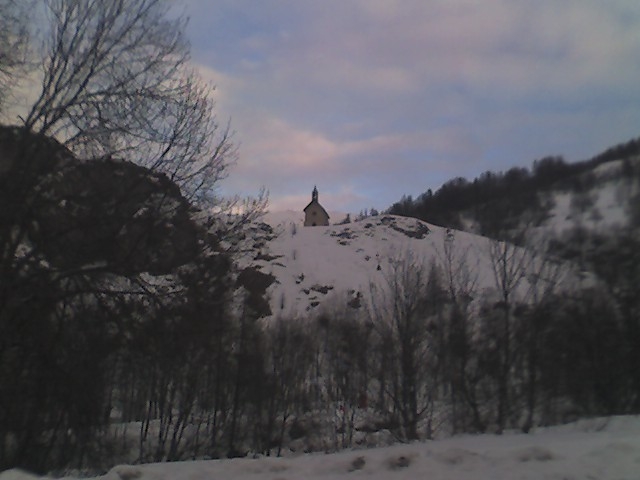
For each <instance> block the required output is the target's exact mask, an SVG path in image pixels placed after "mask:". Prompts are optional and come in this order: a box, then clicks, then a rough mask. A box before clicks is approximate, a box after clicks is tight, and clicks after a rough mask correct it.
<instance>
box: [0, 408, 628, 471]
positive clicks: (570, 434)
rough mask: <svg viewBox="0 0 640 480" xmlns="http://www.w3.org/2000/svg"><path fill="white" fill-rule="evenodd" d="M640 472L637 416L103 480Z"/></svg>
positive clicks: (159, 467)
mask: <svg viewBox="0 0 640 480" xmlns="http://www.w3.org/2000/svg"><path fill="white" fill-rule="evenodd" d="M638 472H640V419H639V418H638V417H631V416H629V417H613V418H608V419H607V418H602V419H592V420H581V421H579V422H577V423H573V424H570V425H564V426H561V427H551V428H546V429H540V430H539V431H537V432H534V433H530V434H527V435H524V434H516V433H512V434H505V435H501V436H496V435H465V436H460V437H455V438H450V439H446V440H438V441H433V442H428V443H413V444H409V445H395V446H391V447H386V448H375V449H370V450H360V451H344V452H340V453H335V454H331V455H324V454H307V455H300V456H295V457H288V458H273V457H272V458H269V457H262V458H257V459H248V458H247V459H233V460H211V461H194V462H175V463H159V464H150V465H136V466H133V465H131V466H125V465H121V466H117V467H114V468H113V469H111V471H109V473H107V474H106V475H104V476H102V477H97V479H101V480H132V479H139V480H165V479H166V480H168V479H172V480H182V479H184V480H187V479H188V480H205V479H235V480H242V479H247V480H276V479H277V480H286V479H299V478H305V479H325V480H338V479H351V478H368V479H371V480H377V479H398V480H401V479H411V480H413V479H419V478H428V479H433V480H438V479H443V480H444V479H451V480H453V479H455V480H464V479H494V480H507V479H509V480H511V479H515V478H518V479H523V480H524V479H531V480H533V479H535V480H540V479H554V480H555V479H589V478H593V479H596V478H597V479H599V480H609V479H611V480H613V479H616V480H633V479H637V478H638V475H639V473H638ZM36 478H37V477H35V476H32V475H29V474H27V473H25V472H21V471H19V470H9V471H6V472H3V473H0V480H35V479H36ZM66 478H68V479H69V480H71V478H72V477H66Z"/></svg>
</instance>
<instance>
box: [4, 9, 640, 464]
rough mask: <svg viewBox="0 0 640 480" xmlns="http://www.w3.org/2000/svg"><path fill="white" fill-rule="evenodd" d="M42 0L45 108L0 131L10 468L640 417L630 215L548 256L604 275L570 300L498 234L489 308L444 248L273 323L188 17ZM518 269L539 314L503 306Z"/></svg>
mask: <svg viewBox="0 0 640 480" xmlns="http://www.w3.org/2000/svg"><path fill="white" fill-rule="evenodd" d="M24 5H25V3H23V2H14V1H11V0H7V1H5V2H1V3H0V9H1V10H2V11H0V13H3V15H0V26H2V27H3V28H2V29H1V30H0V31H1V32H2V34H0V48H2V51H1V52H0V53H1V55H0V90H1V91H0V101H2V100H4V99H6V98H7V97H8V93H10V88H11V86H12V85H15V84H16V83H17V82H19V79H20V75H21V73H22V70H23V69H24V70H27V69H28V68H29V65H32V64H33V63H34V62H27V61H26V60H25V59H24V58H23V55H27V54H28V53H29V52H28V49H25V45H29V44H30V39H29V36H28V34H29V32H28V28H26V23H25V22H27V19H28V16H25V13H27V12H25V11H23V10H21V7H23V6H24ZM43 5H44V7H45V8H48V9H50V10H49V13H50V14H51V15H50V17H49V18H51V19H52V21H58V22H60V23H59V24H55V25H52V26H51V27H52V28H51V29H50V30H46V31H47V32H48V33H49V34H51V35H53V37H52V38H48V39H46V40H47V41H45V42H42V44H43V45H44V47H43V48H44V50H43V51H42V52H39V55H40V57H39V60H40V61H39V62H35V63H36V64H38V65H41V66H44V67H45V68H43V69H42V71H41V72H40V74H41V75H42V80H43V82H42V83H41V87H42V91H41V92H39V96H38V99H37V100H36V101H35V103H34V105H33V106H32V108H31V109H30V111H29V112H28V113H27V114H26V115H25V116H24V117H23V118H21V120H22V121H21V124H20V126H17V127H2V128H0V470H4V469H7V468H13V467H21V468H25V469H28V470H31V471H36V472H63V471H67V470H69V469H79V470H80V471H82V472H87V473H88V472H102V471H105V470H107V469H108V468H109V467H111V466H112V465H114V464H116V463H123V462H150V461H175V460H186V459H195V458H218V457H223V456H224V457H234V456H242V455H246V454H247V453H256V454H258V453H264V454H280V453H281V450H282V449H283V448H288V447H293V448H297V449H299V450H322V451H327V450H333V449H338V448H346V447H351V446H354V445H369V444H370V443H371V444H374V443H379V442H380V441H386V440H385V438H386V439H387V440H388V441H396V440H402V441H405V440H413V439H417V438H429V437H431V436H432V435H433V433H434V432H435V431H437V430H438V429H441V430H446V431H451V432H485V431H496V432H501V431H503V430H504V429H506V428H512V427H513V428H521V429H522V430H523V431H529V430H530V429H531V428H533V427H535V426H536V425H546V424H552V423H557V422H562V421H566V420H572V419H575V418H577V417H579V416H590V415H609V414H624V413H638V412H639V411H640V373H639V372H640V356H639V355H640V354H639V353H638V348H637V345H638V342H640V303H639V297H638V295H636V291H637V285H638V277H639V275H640V258H639V254H638V252H640V244H639V242H638V222H636V221H632V222H631V224H630V226H629V227H628V229H627V230H624V231H621V232H618V235H615V236H609V237H606V238H605V237H602V238H600V237H598V236H595V235H585V234H583V233H581V232H579V231H578V230H576V231H575V232H573V233H574V234H575V236H576V237H575V239H573V240H571V241H569V242H565V243H562V244H561V245H557V246H556V249H557V250H558V251H560V249H561V248H566V251H564V252H562V255H563V256H565V257H567V258H569V257H571V259H572V261H573V262H575V263H576V264H578V265H580V266H581V267H582V269H583V270H584V271H585V272H594V273H595V275H596V277H595V278H594V279H589V280H588V281H587V280H585V281H584V282H582V283H581V282H580V281H579V279H578V280H576V279H575V278H572V279H571V281H572V282H573V283H572V284H575V288H572V289H569V290H566V289H565V290H561V289H559V286H560V285H561V282H562V276H561V272H560V267H559V264H558V263H554V262H550V261H546V260H545V261H542V260H541V258H539V260H540V261H538V262H537V263H535V264H534V263H532V262H531V260H530V259H528V257H526V256H524V255H523V254H522V251H521V250H518V249H515V248H514V247H512V246H511V244H508V243H500V242H497V241H496V242H492V243H491V248H490V250H491V261H492V264H493V274H494V276H495V286H496V291H498V292H499V295H498V296H497V297H496V296H495V295H493V296H490V295H488V294H486V293H485V292H480V291H478V290H477V288H476V283H477V282H476V280H477V275H478V272H477V271H474V268H473V265H471V264H470V263H469V262H468V261H467V258H466V252H464V251H461V250H460V249H459V247H458V246H457V244H456V241H455V235H454V233H451V235H449V237H448V238H447V239H446V241H445V243H444V245H443V246H442V252H443V255H442V258H441V259H440V262H439V263H438V264H432V265H422V264H420V263H419V262H417V261H416V259H414V258H412V257H411V255H410V252H409V253H407V254H406V255H404V256H403V255H399V256H398V257H397V258H393V259H390V262H389V263H388V265H387V264H385V268H384V269H382V268H381V267H380V270H381V275H384V281H383V282H382V285H381V286H379V290H378V291H374V292H372V293H373V294H374V295H373V298H374V299H375V300H374V305H373V307H374V308H372V309H369V310H366V309H365V308H364V306H363V305H362V304H363V303H364V302H360V296H357V297H355V299H354V300H353V301H352V304H351V306H350V307H347V306H345V307H344V308H343V309H342V308H339V306H336V308H335V310H334V311H331V312H325V313H324V314H322V315H320V316H318V317H314V318H305V319H291V318H279V319H275V320H273V321H272V322H271V323H270V324H269V325H264V324H263V323H262V321H261V317H262V316H264V315H267V314H268V313H269V311H268V307H269V303H268V302H267V301H266V299H265V298H264V295H265V291H266V289H267V288H268V286H269V285H270V283H271V282H273V281H274V280H275V279H274V278H272V277H271V276H269V275H266V274H264V273H262V272H260V271H259V270H257V269H246V270H241V269H239V268H238V267H237V265H236V263H235V257H234V254H235V253H236V252H237V251H239V250H241V249H242V242H243V241H248V242H249V243H253V239H252V238H251V233H249V234H247V232H251V228H254V229H255V228H264V227H255V226H253V227H252V226H250V222H251V220H252V219H253V217H255V215H256V213H257V212H259V210H260V207H261V205H263V203H261V201H260V199H258V200H257V201H249V202H247V203H246V204H245V206H246V207H247V208H245V210H244V212H245V214H244V215H240V216H238V215H227V214H226V212H228V211H229V209H228V208H225V207H228V205H225V204H224V203H223V202H222V201H221V200H220V199H218V198H216V196H215V194H214V193H215V186H216V184H217V182H218V181H219V180H220V179H222V178H223V176H224V171H225V169H226V167H227V166H228V165H229V163H231V162H232V161H233V160H234V155H233V152H234V150H233V146H232V144H231V143H230V142H229V139H230V137H229V131H228V130H225V129H219V128H218V124H217V123H216V122H215V117H214V116H213V114H212V112H211V108H212V106H213V104H212V102H211V99H210V97H209V96H208V95H209V93H208V90H207V89H206V88H205V87H203V86H202V85H201V84H200V83H199V81H198V79H197V78H195V77H193V76H191V75H190V74H188V73H186V72H185V71H184V69H183V62H184V61H185V59H186V58H187V57H188V51H187V50H185V48H186V43H185V42H184V39H183V38H182V28H183V23H182V20H181V19H178V20H176V21H175V22H173V21H168V20H166V17H165V13H166V9H163V8H164V7H163V6H164V3H163V2H161V1H159V0H126V1H125V0H122V1H117V0H114V1H113V2H86V1H83V0H48V1H47V2H44V3H43ZM141 33H142V35H141ZM36 43H38V42H36ZM36 53H37V52H36ZM125 60H126V61H125ZM0 106H1V105H0ZM60 139H64V143H62V140H60ZM616 148H617V149H622V150H624V151H625V152H626V151H627V150H629V151H631V152H637V149H638V142H637V141H636V142H635V143H633V142H632V143H630V144H629V145H628V146H621V147H616ZM625 149H627V150H625ZM619 154H620V151H612V152H610V153H605V154H603V155H602V156H600V157H596V158H597V160H596V159H594V160H593V162H601V161H602V162H604V161H607V160H608V159H610V158H613V157H614V156H618V155H619ZM575 168H578V167H575V166H568V165H566V164H565V163H564V162H563V161H562V160H561V159H558V158H549V159H543V160H541V161H540V162H538V163H537V164H536V165H535V166H534V173H529V172H527V171H526V170H522V169H514V170H512V171H509V172H507V173H506V174H504V175H503V174H498V175H494V174H486V175H485V176H484V177H483V180H478V181H477V182H473V183H469V182H466V181H463V180H454V181H452V182H450V184H447V185H448V186H446V188H445V187H443V189H441V191H439V192H437V193H436V194H434V195H425V196H424V199H422V197H421V199H422V200H424V201H425V202H426V203H425V205H428V206H429V208H428V209H426V210H425V212H427V213H426V214H428V215H436V217H432V218H431V217H430V218H426V219H427V220H429V221H432V222H434V223H441V224H444V225H451V226H455V225H456V224H455V223H449V222H454V220H455V219H456V218H457V217H455V215H454V213H455V209H454V208H453V207H452V205H456V206H457V207H456V208H458V209H461V210H465V211H468V210H469V209H473V208H478V211H477V212H476V214H477V215H479V216H480V217H479V218H481V217H482V215H486V214H487V213H488V212H489V211H490V209H489V208H488V207H487V210H486V211H483V208H484V207H482V208H481V207H479V205H480V203H478V202H476V200H478V199H483V201H486V202H489V203H491V202H494V205H493V206H494V207H495V208H499V204H501V203H504V202H501V201H500V199H501V195H503V194H504V193H505V192H510V194H512V195H517V196H518V195H519V196H521V199H520V200H519V201H514V202H513V205H510V206H509V207H508V208H507V207H504V208H505V210H500V212H501V215H502V216H503V217H504V218H505V219H506V220H507V221H508V222H511V223H509V225H510V226H513V225H516V224H517V221H516V220H517V218H518V215H519V213H520V212H521V211H522V209H523V205H524V203H526V202H530V201H532V198H533V194H534V192H535V189H544V188H548V186H549V185H551V182H552V181H553V182H556V181H558V180H562V181H565V182H567V184H571V182H573V180H572V178H573V177H572V176H571V175H570V174H569V173H568V172H569V171H570V170H572V169H575ZM574 173H575V172H574ZM447 199H448V200H447ZM445 200H446V201H445ZM456 202H457V203H456ZM403 204H406V205H404V206H405V207H406V208H407V209H410V208H418V206H419V204H418V203H416V202H412V201H408V199H405V202H403ZM236 206H237V205H236ZM401 206H402V205H401ZM436 206H438V208H435V207H436ZM209 207H215V209H216V212H218V214H217V215H216V216H214V217H209V216H207V215H204V213H203V208H209ZM237 210H238V209H237V208H236V209H234V211H237ZM375 213H377V212H375ZM396 213H404V214H410V213H411V212H410V211H409V210H407V211H405V212H396ZM371 214H372V215H373V214H374V213H371ZM438 215H439V216H440V217H437V216H438ZM634 215H635V216H633V215H632V218H639V219H640V215H639V214H638V212H636V213H635V214H634ZM363 216H366V215H363ZM438 218H439V219H440V220H438V221H436V220H437V219H438ZM483 225H485V226H483V228H486V229H487V230H486V231H487V232H490V231H493V229H496V230H499V229H502V228H503V226H502V225H494V224H493V223H492V221H491V220H490V219H487V220H486V221H483ZM266 232H267V233H269V232H268V228H266ZM428 233H429V231H428V229H426V228H423V229H422V230H421V231H418V234H419V235H420V236H424V235H427V234H428ZM587 242H590V243H589V244H597V245H598V248H597V249H588V248H586V247H585V248H581V247H582V246H583V245H586V244H587ZM563 246H564V247H563ZM525 272H526V274H527V275H529V276H530V278H531V279H533V281H532V282H531V283H532V285H533V287H532V289H531V292H530V293H529V296H528V298H527V301H526V302H524V301H521V300H517V299H516V298H515V295H514V291H515V289H516V287H517V285H518V283H519V282H520V281H521V279H522V276H523V275H524V273H525ZM329 287H330V286H321V285H319V286H317V289H316V290H317V291H321V290H322V291H324V290H325V289H326V290H328V289H329ZM314 288H315V287H314ZM472 306H473V308H472ZM384 435H388V437H385V436H384ZM408 462H409V460H408V459H406V458H398V459H394V460H393V462H390V465H389V468H391V469H397V468H402V467H405V466H406V465H408ZM362 466H363V463H361V462H354V464H353V465H352V468H353V470H358V469H361V468H362Z"/></svg>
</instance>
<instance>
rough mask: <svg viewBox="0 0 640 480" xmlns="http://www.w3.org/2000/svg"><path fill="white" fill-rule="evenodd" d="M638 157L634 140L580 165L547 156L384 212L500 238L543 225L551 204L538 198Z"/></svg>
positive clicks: (582, 184)
mask: <svg viewBox="0 0 640 480" xmlns="http://www.w3.org/2000/svg"><path fill="white" fill-rule="evenodd" d="M639 154H640V138H636V139H633V140H631V141H629V142H627V143H624V144H620V145H616V146H614V147H611V148H609V149H607V150H605V151H604V152H602V153H600V154H598V155H596V156H594V157H593V158H591V159H589V160H586V161H582V162H576V163H567V162H566V161H565V160H564V158H562V157H561V156H550V157H545V158H542V159H540V160H536V161H534V162H533V165H532V167H531V169H527V168H524V167H514V168H511V169H510V170H507V171H506V172H491V171H487V172H485V173H483V174H482V175H480V176H479V177H477V178H475V179H474V180H473V181H469V180H467V179H465V178H462V177H458V178H454V179H452V180H449V181H448V182H446V183H445V184H444V185H442V187H440V189H438V190H437V191H436V192H432V190H431V189H429V190H427V191H426V192H425V193H423V194H421V195H420V196H419V197H418V198H416V199H415V200H414V199H413V198H411V197H410V196H404V197H403V198H402V199H401V200H400V201H399V202H396V203H394V204H393V205H392V206H391V207H390V209H389V213H391V214H394V215H403V216H408V217H415V218H419V219H421V220H424V221H426V222H429V223H433V224H435V225H439V226H443V227H450V228H457V229H464V225H463V218H462V217H463V216H464V217H466V218H468V219H471V220H472V221H474V222H475V223H477V224H478V226H479V231H478V232H476V233H480V234H482V235H487V236H492V237H500V236H503V235H504V232H508V231H512V230H513V229H514V228H515V226H516V225H518V224H522V222H525V223H526V224H527V225H529V226H536V225H539V224H540V223H542V222H543V221H544V220H545V218H546V216H547V214H548V211H549V208H550V207H551V205H549V204H548V203H547V202H545V201H544V200H543V198H544V197H543V196H542V195H540V194H541V193H544V192H548V191H550V190H561V191H574V192H580V191H582V190H585V189H587V188H588V187H589V186H590V184H591V183H593V181H595V180H594V179H593V178H591V177H590V176H589V174H588V172H590V171H591V170H593V169H594V168H596V167H598V166H599V165H602V164H604V163H607V162H611V161H614V160H621V159H628V158H631V157H634V156H636V155H639ZM631 173H633V172H631Z"/></svg>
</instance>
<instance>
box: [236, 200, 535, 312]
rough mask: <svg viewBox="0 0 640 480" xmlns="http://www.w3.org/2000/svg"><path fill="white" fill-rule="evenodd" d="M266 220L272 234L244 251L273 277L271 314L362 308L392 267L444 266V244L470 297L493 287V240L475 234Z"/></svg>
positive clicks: (374, 221)
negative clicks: (466, 280)
mask: <svg viewBox="0 0 640 480" xmlns="http://www.w3.org/2000/svg"><path fill="white" fill-rule="evenodd" d="M264 221H265V222H266V223H269V224H270V225H271V226H272V227H273V229H274V233H273V235H266V234H265V233H264V232H262V234H263V235H264V238H262V239H260V238H259V235H260V232H259V231H258V232H255V235H256V236H254V237H252V242H253V243H254V248H255V250H251V251H250V252H248V255H247V256H246V262H247V264H248V265H252V266H254V267H256V268H258V269H259V270H260V271H261V272H263V273H265V274H271V275H273V276H274V277H275V279H276V281H275V282H274V283H273V284H272V285H271V286H270V287H269V289H268V290H267V294H268V296H269V299H270V304H271V310H272V312H273V314H274V315H276V316H278V315H280V316H284V317H295V316H298V317H304V316H308V315H309V313H310V312H311V313H314V312H322V311H325V310H326V309H338V310H339V309H343V308H346V306H347V304H348V303H349V302H353V301H354V300H355V299H358V303H361V304H362V306H365V305H367V304H369V302H370V300H371V297H372V292H373V291H374V290H376V291H377V292H380V291H381V290H382V289H383V288H384V284H385V282H387V281H388V279H389V274H390V270H391V264H392V263H393V262H397V261H400V262H403V261H408V262H411V263H414V264H418V265H422V266H424V267H425V269H427V271H428V269H429V267H430V265H431V263H432V262H435V264H437V265H439V266H440V267H441V268H443V266H444V262H445V244H446V243H447V242H449V243H450V245H451V246H452V252H453V257H455V258H454V259H453V261H454V262H455V263H456V266H457V267H461V266H462V267H463V268H464V269H465V272H464V274H465V275H467V276H468V277H469V281H470V282H473V283H474V285H475V289H476V290H475V293H486V292H489V291H491V290H494V289H495V287H496V283H495V278H494V274H493V267H492V260H491V252H490V249H491V245H490V243H491V242H490V241H489V240H488V239H487V238H485V237H481V236H478V235H475V234H470V233H465V232H460V231H453V230H449V229H445V228H441V227H438V226H434V225H431V224H427V223H425V222H422V221H420V220H417V219H414V218H405V217H398V216H393V215H378V216H375V217H368V218H365V219H364V220H360V221H355V222H352V223H349V224H346V225H330V226H327V227H303V226H302V216H301V215H299V214H297V212H279V213H273V214H267V215H266V216H265V219H264ZM256 246H257V247H256ZM528 263H529V262H528ZM530 265H531V267H532V268H534V267H535V266H534V264H533V263H530ZM521 273H522V276H523V279H522V282H519V283H520V288H519V290H520V294H521V296H525V295H526V290H527V288H528V283H527V279H526V277H527V276H528V274H529V272H528V271H527V268H523V269H522V272H521ZM461 274H462V272H461Z"/></svg>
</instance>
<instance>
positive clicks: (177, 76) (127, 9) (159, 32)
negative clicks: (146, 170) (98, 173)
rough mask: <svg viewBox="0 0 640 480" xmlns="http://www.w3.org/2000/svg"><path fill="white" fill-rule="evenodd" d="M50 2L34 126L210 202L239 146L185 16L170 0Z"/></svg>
mask: <svg viewBox="0 0 640 480" xmlns="http://www.w3.org/2000/svg"><path fill="white" fill-rule="evenodd" d="M4 1H9V0H4ZM43 3H44V9H45V13H46V17H47V19H48V27H47V28H46V29H44V30H43V31H44V33H43V35H44V37H45V38H44V39H43V44H44V47H43V49H42V50H41V51H40V52H39V54H38V56H39V58H40V61H39V63H40V68H39V69H38V71H37V72H33V75H34V76H36V77H38V85H39V86H38V93H37V95H36V99H35V101H34V102H33V104H32V106H31V107H30V109H29V111H28V112H27V113H26V115H25V116H24V118H23V123H24V125H25V126H26V127H27V129H29V130H31V131H34V132H37V133H41V134H45V135H48V136H53V137H55V138H57V139H58V140H60V141H62V142H63V143H64V144H65V145H66V146H67V147H68V148H70V149H71V150H72V151H73V152H74V153H76V154H80V155H81V156H84V157H94V156H118V157H125V158H130V159H131V160H132V161H135V162H136V163H138V164H141V165H144V166H147V167H150V168H152V169H154V170H158V171H161V172H164V173H166V174H167V176H168V177H169V178H170V179H172V180H173V181H175V182H176V183H177V184H178V185H179V186H180V187H181V189H182V190H183V193H184V194H185V195H186V196H187V197H188V198H189V199H190V200H192V201H198V202H200V203H202V204H205V205H206V204H207V203H210V202H211V201H212V200H213V199H214V198H215V185H216V183H217V182H218V180H220V179H221V178H222V177H223V176H224V175H225V172H226V168H227V167H228V166H229V165H230V164H231V163H233V161H234V160H235V156H236V150H235V147H234V145H233V143H232V141H231V137H232V132H231V130H230V128H229V125H228V124H220V123H219V122H218V121H217V119H216V116H215V114H214V113H213V112H214V106H215V104H214V101H213V97H212V94H213V88H212V87H211V86H208V85H207V84H205V83H204V82H203V81H202V80H201V79H200V78H199V77H198V75H197V74H196V73H195V72H194V71H193V70H191V69H190V68H189V65H188V60H189V46H188V42H187V41H186V39H185V37H184V33H183V32H184V27H185V19H184V18H182V17H177V18H172V17H171V16H169V15H168V10H169V7H170V2H168V1H166V0H113V1H109V2H104V1H100V0H43ZM0 40H1V39H0Z"/></svg>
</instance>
